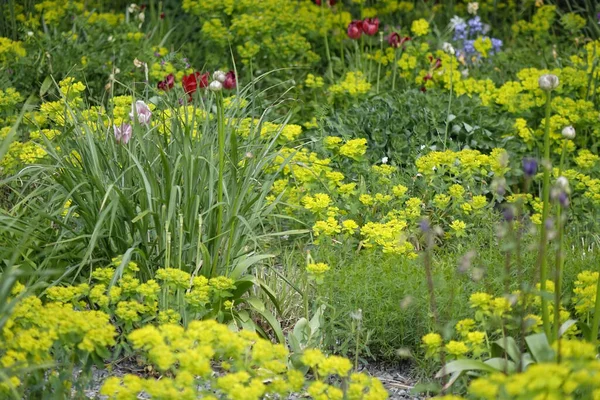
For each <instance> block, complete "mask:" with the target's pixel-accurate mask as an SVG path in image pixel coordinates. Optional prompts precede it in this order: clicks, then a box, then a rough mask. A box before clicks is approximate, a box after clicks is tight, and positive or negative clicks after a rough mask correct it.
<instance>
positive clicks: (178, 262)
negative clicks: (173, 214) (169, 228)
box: [177, 213, 183, 269]
mask: <svg viewBox="0 0 600 400" xmlns="http://www.w3.org/2000/svg"><path fill="white" fill-rule="evenodd" d="M177 257H178V259H177V265H178V267H179V269H181V267H182V266H183V265H182V259H183V214H181V213H179V249H178V253H177Z"/></svg>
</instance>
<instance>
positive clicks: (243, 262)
mask: <svg viewBox="0 0 600 400" xmlns="http://www.w3.org/2000/svg"><path fill="white" fill-rule="evenodd" d="M273 257H275V255H274V254H258V255H254V256H250V257H242V258H241V259H240V260H239V261H237V262H236V264H235V266H234V267H233V270H232V271H231V273H230V274H229V277H230V278H231V279H234V280H236V279H238V278H240V277H241V276H242V275H243V274H245V273H246V271H247V270H248V268H250V267H251V266H252V265H254V264H256V263H257V262H259V261H262V260H265V259H267V258H273Z"/></svg>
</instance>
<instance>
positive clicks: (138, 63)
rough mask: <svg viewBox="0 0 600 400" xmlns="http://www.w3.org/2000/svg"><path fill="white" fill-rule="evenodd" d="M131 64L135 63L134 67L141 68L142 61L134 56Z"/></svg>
mask: <svg viewBox="0 0 600 400" xmlns="http://www.w3.org/2000/svg"><path fill="white" fill-rule="evenodd" d="M133 65H135V67H136V68H142V66H143V65H144V62H143V61H140V60H138V59H137V58H136V59H135V60H133Z"/></svg>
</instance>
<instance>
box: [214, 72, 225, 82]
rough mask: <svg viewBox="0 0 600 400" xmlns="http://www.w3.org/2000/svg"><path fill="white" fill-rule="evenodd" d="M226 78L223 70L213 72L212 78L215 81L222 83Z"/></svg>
mask: <svg viewBox="0 0 600 400" xmlns="http://www.w3.org/2000/svg"><path fill="white" fill-rule="evenodd" d="M226 78H227V74H225V72H223V71H215V72H213V79H214V80H215V81H219V82H221V83H223V82H225V79H226Z"/></svg>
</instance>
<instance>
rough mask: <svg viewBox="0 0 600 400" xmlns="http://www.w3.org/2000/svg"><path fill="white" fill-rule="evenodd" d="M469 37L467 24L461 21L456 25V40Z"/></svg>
mask: <svg viewBox="0 0 600 400" xmlns="http://www.w3.org/2000/svg"><path fill="white" fill-rule="evenodd" d="M466 38H467V24H465V23H464V22H460V23H458V24H456V25H455V26H454V40H464V39H466Z"/></svg>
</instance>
